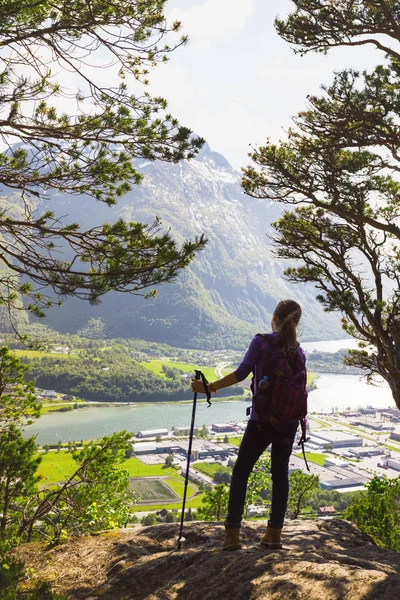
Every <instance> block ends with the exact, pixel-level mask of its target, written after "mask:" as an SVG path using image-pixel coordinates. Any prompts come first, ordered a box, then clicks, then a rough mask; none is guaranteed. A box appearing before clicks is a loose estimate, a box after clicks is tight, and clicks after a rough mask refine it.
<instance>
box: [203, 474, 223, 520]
mask: <svg viewBox="0 0 400 600" xmlns="http://www.w3.org/2000/svg"><path fill="white" fill-rule="evenodd" d="M228 500H229V489H228V488H227V487H226V485H224V484H223V483H219V484H218V485H216V486H215V487H214V489H212V490H208V491H207V492H205V494H204V496H203V498H202V499H201V502H202V505H201V506H200V508H198V509H197V511H196V518H197V519H202V520H203V521H221V520H222V519H224V518H225V517H226V515H227V512H228Z"/></svg>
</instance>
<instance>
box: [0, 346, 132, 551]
mask: <svg viewBox="0 0 400 600" xmlns="http://www.w3.org/2000/svg"><path fill="white" fill-rule="evenodd" d="M0 358H1V359H2V362H1V371H0V381H1V395H0V409H1V412H0V414H1V421H0V422H1V427H0V448H1V452H0V546H1V544H3V542H4V543H5V542H7V543H8V544H9V545H10V544H11V545H12V544H13V543H17V542H18V540H28V541H29V540H31V539H32V538H33V537H36V536H39V535H42V536H45V538H47V539H48V540H49V541H51V542H53V543H56V542H58V541H60V539H62V537H63V536H64V535H67V534H73V533H86V532H90V531H98V530H101V529H112V528H114V527H118V526H123V525H126V524H127V523H128V522H132V521H133V520H134V518H133V516H132V515H131V507H132V504H133V503H134V501H135V498H134V496H133V493H132V492H131V491H130V490H129V478H128V473H127V472H126V471H125V470H124V469H123V468H122V466H121V465H122V463H123V461H124V460H125V452H126V449H127V448H128V447H129V446H130V443H129V439H130V438H131V434H129V433H127V432H124V431H122V432H120V433H114V434H113V435H111V436H108V437H104V438H102V439H101V440H99V441H97V442H91V443H89V444H88V445H86V446H84V447H82V449H81V450H76V451H74V452H73V453H72V457H73V459H74V460H75V462H76V469H75V471H74V473H73V474H72V475H71V476H70V477H68V478H67V479H66V480H65V481H63V482H61V483H59V484H57V485H55V486H51V487H49V486H43V485H40V477H39V475H38V473H37V469H38V466H39V463H40V460H41V459H40V457H39V458H38V457H37V455H36V442H35V438H34V437H31V438H28V439H24V437H23V435H22V430H23V427H24V425H25V423H26V417H27V416H32V415H34V414H37V413H38V404H37V403H36V402H35V397H34V396H33V393H32V389H31V385H30V384H25V383H24V382H23V376H24V372H25V368H24V366H23V365H22V364H21V363H20V362H19V360H18V358H16V357H12V356H11V355H10V353H9V351H8V349H6V348H2V349H0Z"/></svg>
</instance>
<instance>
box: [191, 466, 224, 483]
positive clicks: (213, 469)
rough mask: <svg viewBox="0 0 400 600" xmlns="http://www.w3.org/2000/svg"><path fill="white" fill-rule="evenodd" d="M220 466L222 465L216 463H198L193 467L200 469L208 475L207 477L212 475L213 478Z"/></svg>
mask: <svg viewBox="0 0 400 600" xmlns="http://www.w3.org/2000/svg"><path fill="white" fill-rule="evenodd" d="M220 468H221V465H220V464H216V463H200V464H197V465H193V469H196V471H200V473H204V475H207V477H211V479H214V475H215V473H216V472H217V471H218V469H220Z"/></svg>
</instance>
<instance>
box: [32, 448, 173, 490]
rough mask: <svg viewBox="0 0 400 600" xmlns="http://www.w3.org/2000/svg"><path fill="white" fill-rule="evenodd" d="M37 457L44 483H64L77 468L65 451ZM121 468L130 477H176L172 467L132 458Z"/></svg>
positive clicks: (41, 453) (40, 454)
mask: <svg viewBox="0 0 400 600" xmlns="http://www.w3.org/2000/svg"><path fill="white" fill-rule="evenodd" d="M37 456H40V457H41V458H42V462H41V463H40V465H39V469H38V472H39V475H40V476H41V477H42V479H43V480H44V481H45V482H46V483H55V482H57V481H64V480H65V479H66V478H67V477H69V476H70V475H72V473H73V472H74V471H75V470H76V467H77V465H76V463H75V461H74V460H73V459H72V456H71V454H70V453H69V452H66V451H65V450H61V451H60V452H52V451H50V452H48V453H47V454H45V453H44V452H40V453H38V454H37ZM123 468H124V469H126V470H127V471H128V473H129V476H130V477H162V476H165V475H169V476H170V477H174V478H175V477H177V471H176V469H174V468H172V467H169V468H168V467H167V468H165V467H164V465H145V464H144V463H142V462H141V461H140V460H138V459H137V458H134V457H132V458H128V459H127V460H126V461H125V462H124V463H123Z"/></svg>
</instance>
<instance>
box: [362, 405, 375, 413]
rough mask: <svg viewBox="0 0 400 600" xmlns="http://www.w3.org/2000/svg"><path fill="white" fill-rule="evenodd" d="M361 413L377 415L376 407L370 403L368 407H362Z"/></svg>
mask: <svg viewBox="0 0 400 600" xmlns="http://www.w3.org/2000/svg"><path fill="white" fill-rule="evenodd" d="M360 413H362V414H363V415H376V408H374V407H373V406H369V405H368V406H367V408H360Z"/></svg>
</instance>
